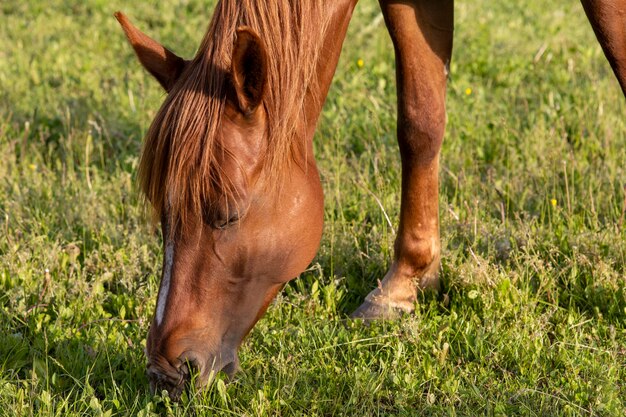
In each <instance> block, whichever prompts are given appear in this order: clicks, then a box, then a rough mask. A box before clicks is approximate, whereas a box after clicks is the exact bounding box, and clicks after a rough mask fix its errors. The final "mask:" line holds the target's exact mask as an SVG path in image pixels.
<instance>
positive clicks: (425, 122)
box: [398, 93, 446, 160]
mask: <svg viewBox="0 0 626 417" xmlns="http://www.w3.org/2000/svg"><path fill="white" fill-rule="evenodd" d="M438 96H439V94H436V93H433V94H432V95H429V96H428V97H429V98H428V99H423V100H415V103H407V105H406V106H404V109H403V111H401V113H400V114H399V116H400V117H399V118H398V142H399V145H400V151H401V153H402V157H403V158H410V159H415V158H418V159H421V160H432V159H434V158H436V157H437V156H438V155H439V151H440V149H441V144H442V142H443V136H444V132H445V128H446V109H445V105H444V100H443V97H441V98H439V97H438Z"/></svg>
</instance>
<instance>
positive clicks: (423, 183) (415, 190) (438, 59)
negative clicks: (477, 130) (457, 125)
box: [352, 0, 453, 320]
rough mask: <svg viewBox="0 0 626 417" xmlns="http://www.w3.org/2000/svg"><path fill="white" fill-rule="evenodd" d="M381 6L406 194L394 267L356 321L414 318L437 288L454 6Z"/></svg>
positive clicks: (443, 0)
mask: <svg viewBox="0 0 626 417" xmlns="http://www.w3.org/2000/svg"><path fill="white" fill-rule="evenodd" d="M380 5H381V7H382V10H383V14H384V16H385V23H386V24H387V28H388V30H389V34H390V35H391V39H392V41H393V44H394V48H395V54H396V78H397V100H398V125H397V129H398V131H397V134H398V144H399V147H400V155H401V160H402V194H401V205H400V225H399V228H398V234H397V237H396V241H395V246H394V249H395V253H394V261H393V263H392V265H391V268H390V269H389V271H388V272H387V274H386V275H385V277H384V279H383V280H382V282H381V283H380V285H378V287H377V288H375V289H374V290H373V291H372V292H371V293H369V294H368V296H367V298H366V299H365V302H364V303H363V304H362V305H361V306H360V307H359V308H358V309H357V310H356V311H355V312H354V313H353V315H352V317H355V318H363V319H366V320H368V319H376V318H393V317H396V316H397V315H398V314H399V313H400V312H412V311H413V310H414V308H415V302H416V296H417V288H439V262H440V248H441V245H440V240H439V202H438V194H439V182H438V171H439V151H440V149H441V143H442V141H443V135H444V130H445V123H446V111H445V89H446V79H447V73H448V64H449V62H450V57H451V54H452V32H453V1H452V0H438V1H430V0H416V1H413V2H410V1H390V0H380Z"/></svg>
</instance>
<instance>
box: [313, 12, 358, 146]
mask: <svg viewBox="0 0 626 417" xmlns="http://www.w3.org/2000/svg"><path fill="white" fill-rule="evenodd" d="M357 1H358V0H335V1H332V2H329V3H330V4H329V6H328V8H327V11H326V12H327V13H328V14H329V19H328V22H329V25H328V29H327V30H326V32H325V35H324V37H323V38H322V39H320V42H321V49H320V51H321V52H320V55H319V58H318V62H317V65H316V74H317V82H316V83H315V85H316V88H317V91H313V92H309V93H308V94H307V98H306V104H305V111H306V120H307V132H306V138H307V148H309V149H312V141H313V134H314V133H315V127H316V125H317V120H318V118H319V115H320V113H321V111H322V106H323V105H324V101H325V100H326V96H327V95H328V90H329V88H330V84H331V82H332V79H333V76H334V74H335V69H336V68H337V62H338V61H339V55H340V53H341V46H342V45H343V41H344V39H345V37H346V32H347V30H348V24H349V23H350V18H351V17H352V11H353V10H354V6H355V5H356V3H357Z"/></svg>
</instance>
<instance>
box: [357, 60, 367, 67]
mask: <svg viewBox="0 0 626 417" xmlns="http://www.w3.org/2000/svg"><path fill="white" fill-rule="evenodd" d="M364 65H365V62H364V61H363V60H362V59H361V58H359V59H358V60H357V61H356V66H357V67H359V68H363V66H364Z"/></svg>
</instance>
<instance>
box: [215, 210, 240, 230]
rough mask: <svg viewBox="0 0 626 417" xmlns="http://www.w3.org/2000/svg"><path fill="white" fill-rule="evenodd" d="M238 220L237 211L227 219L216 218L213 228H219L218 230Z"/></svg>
mask: <svg viewBox="0 0 626 417" xmlns="http://www.w3.org/2000/svg"><path fill="white" fill-rule="evenodd" d="M238 221H239V214H238V213H234V214H233V215H232V216H230V217H229V218H228V219H227V220H217V221H215V226H214V227H215V228H216V229H219V230H224V229H226V228H228V227H230V226H232V225H233V224H235V223H237V222H238Z"/></svg>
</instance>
